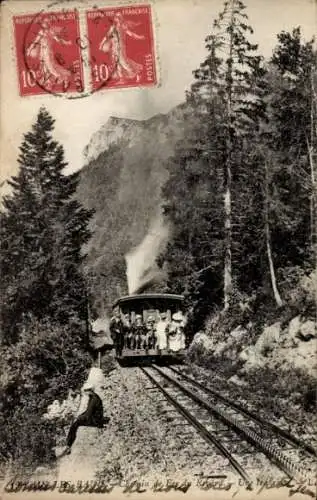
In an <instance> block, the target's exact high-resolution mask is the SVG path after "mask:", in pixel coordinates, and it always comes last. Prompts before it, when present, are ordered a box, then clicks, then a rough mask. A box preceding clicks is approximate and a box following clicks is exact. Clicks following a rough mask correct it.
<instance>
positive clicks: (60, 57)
mask: <svg viewBox="0 0 317 500" xmlns="http://www.w3.org/2000/svg"><path fill="white" fill-rule="evenodd" d="M13 22H14V34H15V46H16V57H17V71H18V81H19V87H20V95H21V96H31V95H32V96H33V95H37V94H47V93H52V94H60V93H67V94H68V93H79V92H83V91H84V81H83V68H82V63H81V49H80V46H79V45H80V44H78V40H80V33H79V20H78V14H77V12H76V11H75V10H74V11H66V12H55V13H53V12H50V13H46V14H45V13H40V14H36V15H21V16H15V17H14V18H13Z"/></svg>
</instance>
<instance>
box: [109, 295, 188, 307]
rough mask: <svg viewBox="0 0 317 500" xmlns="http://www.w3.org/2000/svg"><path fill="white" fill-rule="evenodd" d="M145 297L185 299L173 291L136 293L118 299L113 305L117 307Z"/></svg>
mask: <svg viewBox="0 0 317 500" xmlns="http://www.w3.org/2000/svg"><path fill="white" fill-rule="evenodd" d="M144 299H167V300H178V301H183V300H184V296H183V295H176V294H173V293H140V294H135V295H125V296H124V297H120V299H118V300H116V302H115V303H114V304H113V307H116V306H118V305H120V304H126V303H127V302H135V301H137V300H144Z"/></svg>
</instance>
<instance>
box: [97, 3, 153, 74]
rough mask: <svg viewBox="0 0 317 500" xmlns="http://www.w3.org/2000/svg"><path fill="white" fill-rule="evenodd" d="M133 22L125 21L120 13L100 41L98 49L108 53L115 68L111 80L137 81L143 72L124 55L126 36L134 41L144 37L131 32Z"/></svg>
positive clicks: (140, 65)
mask: <svg viewBox="0 0 317 500" xmlns="http://www.w3.org/2000/svg"><path fill="white" fill-rule="evenodd" d="M134 25H136V26H137V24H135V23H134V22H133V21H125V20H124V19H123V16H122V14H121V13H120V12H118V13H117V14H116V15H115V16H114V19H113V24H112V25H111V27H110V28H109V30H108V32H107V34H106V36H105V37H104V38H103V39H102V40H101V42H100V45H99V49H100V50H102V51H103V52H110V54H111V59H112V64H113V66H114V68H115V71H114V72H113V75H112V78H116V79H119V81H121V79H122V78H124V77H125V78H129V79H131V78H136V79H137V81H138V80H139V75H140V73H141V72H142V70H143V66H142V64H139V63H137V62H135V61H133V60H132V59H131V58H129V57H128V56H127V53H126V43H127V42H126V40H125V38H126V36H129V37H131V38H134V39H135V40H143V39H144V35H138V34H137V33H134V32H133V31H131V29H130V27H132V26H134Z"/></svg>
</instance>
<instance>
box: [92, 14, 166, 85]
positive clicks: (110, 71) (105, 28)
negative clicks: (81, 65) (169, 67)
mask: <svg viewBox="0 0 317 500" xmlns="http://www.w3.org/2000/svg"><path fill="white" fill-rule="evenodd" d="M86 18H87V34H88V40H89V50H90V55H89V61H90V66H91V85H92V89H93V90H94V91H96V90H99V89H101V88H105V89H107V88H122V87H144V86H152V85H155V84H156V83H157V72H156V64H155V48H154V39H153V26H152V13H151V6H150V5H130V6H127V7H109V8H102V9H94V10H88V11H87V13H86Z"/></svg>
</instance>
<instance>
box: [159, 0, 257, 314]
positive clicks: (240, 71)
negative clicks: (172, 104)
mask: <svg viewBox="0 0 317 500" xmlns="http://www.w3.org/2000/svg"><path fill="white" fill-rule="evenodd" d="M213 28H214V29H213V33H212V34H211V35H209V36H208V37H207V38H206V49H207V57H206V58H205V60H204V61H203V62H202V63H201V65H200V67H199V68H198V69H197V70H196V71H195V72H194V76H195V82H194V83H193V85H192V87H191V89H190V92H189V93H188V95H187V102H188V105H189V107H190V109H192V113H193V116H194V117H193V119H192V122H194V123H193V125H192V126H191V127H190V126H188V133H187V135H185V140H184V141H183V144H180V145H179V147H178V148H177V150H176V153H175V157H174V158H173V162H172V164H171V167H170V171H171V176H170V178H169V180H168V182H167V184H166V186H165V188H164V191H163V194H164V196H165V198H166V200H167V203H166V206H165V213H167V214H168V216H169V217H170V219H171V220H172V222H173V223H174V228H175V229H174V230H175V232H174V237H173V241H172V243H171V244H170V245H169V248H168V251H167V252H166V256H165V258H166V260H168V261H169V263H170V268H172V270H171V269H170V273H176V274H178V273H179V269H181V268H182V266H183V262H185V260H183V261H182V259H181V255H182V254H184V253H185V252H186V251H185V248H186V245H187V248H188V251H189V255H190V256H191V257H190V259H191V261H192V262H193V263H191V264H190V266H191V271H192V276H195V277H197V276H199V282H198V283H196V284H197V287H198V288H199V287H202V288H203V289H204V293H205V294H206V285H207V283H208V282H209V283H210V284H209V291H210V289H211V288H213V287H214V288H215V289H216V290H217V291H218V299H219V286H220V283H221V282H222V287H223V294H222V298H223V303H224V309H225V310H226V309H228V308H229V306H230V303H231V301H232V294H233V280H235V281H238V279H239V273H238V269H234V270H233V269H232V267H233V255H232V254H233V253H234V252H235V255H234V259H235V261H236V262H238V261H240V260H243V258H241V257H242V256H243V252H245V247H246V246H247V242H246V243H245V245H244V248H242V249H241V248H240V247H241V245H240V244H238V243H239V240H241V235H242V234H243V230H244V228H245V227H246V226H247V225H248V222H247V221H246V220H244V219H245V218H246V217H247V216H250V217H254V207H251V208H250V207H249V205H250V201H249V197H250V193H252V192H253V191H252V188H251V182H250V180H249V181H248V178H249V177H248V171H249V169H251V171H252V168H253V167H254V165H253V164H252V162H251V160H250V159H249V158H248V153H249V152H250V150H251V146H250V145H251V144H252V140H253V138H254V135H255V133H256V132H257V129H258V127H259V123H260V120H261V119H263V117H264V115H265V104H264V100H263V91H264V89H263V88H262V78H263V75H264V70H263V68H262V58H261V57H260V56H259V55H257V53H256V50H257V46H256V45H255V44H252V43H251V42H250V41H249V35H250V34H252V33H253V31H252V28H251V27H250V26H249V25H248V24H247V15H246V13H245V6H244V5H243V3H242V2H241V1H240V0H227V1H225V2H224V8H223V11H222V12H221V13H220V14H219V16H218V18H217V19H216V21H215V22H214V26H213ZM252 161H253V160H252ZM251 177H252V176H251ZM182 178H183V181H182ZM253 180H254V178H253ZM184 183H185V184H186V183H187V186H184ZM178 185H183V187H184V189H183V191H184V192H183V193H181V192H179V188H178ZM175 186H176V188H175ZM193 186H197V195H196V196H195V197H193V198H192V200H191V201H189V200H188V198H189V194H188V195H187V196H186V189H187V190H188V189H191V192H190V193H191V195H192V193H193ZM173 191H174V193H173ZM206 193H207V194H206ZM251 197H252V196H251ZM256 201H257V200H256V196H254V203H256ZM186 203H187V208H186V209H184V206H185V205H186ZM246 207H247V210H246ZM192 212H193V213H194V214H195V222H194V229H193V227H192V224H191V221H192V219H193V215H192ZM233 227H234V230H235V234H234V233H233ZM184 228H188V229H186V231H185V230H184ZM193 231H194V233H195V235H196V238H195V240H194V243H193V239H191V238H189V239H188V237H189V235H190V233H191V232H193ZM184 233H186V234H184ZM252 238H254V235H252V236H250V239H252ZM186 239H187V240H188V242H189V241H191V242H192V243H191V244H190V245H189V243H188V244H187V243H186ZM234 240H235V241H234ZM181 247H183V251H182V252H181V254H180V255H177V254H179V249H180V248H181ZM173 248H174V252H175V259H173ZM202 248H203V249H204V257H205V259H204V261H203V262H202V261H201V259H199V257H198V256H199V255H200V254H201V249H202ZM177 249H178V250H177ZM188 259H189V257H188ZM172 260H173V262H172ZM178 260H179V262H177V261H178ZM198 262H199V265H197V264H198ZM220 263H222V269H223V271H222V273H221V274H220V275H219V264H220ZM252 265H253V266H254V263H252ZM211 269H214V271H215V273H213V274H212V275H211V274H210V271H211ZM216 269H217V271H216ZM242 274H243V273H242V272H240V275H242ZM187 275H190V276H191V273H190V272H189V271H188V272H187ZM211 282H213V283H212V284H211ZM197 287H196V290H197ZM194 288H195V287H194ZM207 300H209V302H211V297H210V296H209V299H208V298H207Z"/></svg>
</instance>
